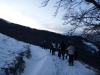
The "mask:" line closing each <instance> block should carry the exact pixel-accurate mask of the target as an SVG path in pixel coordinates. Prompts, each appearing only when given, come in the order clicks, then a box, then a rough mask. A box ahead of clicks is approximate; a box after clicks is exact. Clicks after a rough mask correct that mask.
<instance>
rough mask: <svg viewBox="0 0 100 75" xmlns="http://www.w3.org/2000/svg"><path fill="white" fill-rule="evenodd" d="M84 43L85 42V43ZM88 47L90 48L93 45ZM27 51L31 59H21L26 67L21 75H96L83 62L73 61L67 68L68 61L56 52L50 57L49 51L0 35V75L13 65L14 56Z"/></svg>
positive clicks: (93, 70)
mask: <svg viewBox="0 0 100 75" xmlns="http://www.w3.org/2000/svg"><path fill="white" fill-rule="evenodd" d="M85 43H87V42H86V41H85ZM90 45H91V46H92V45H93V44H90ZM91 46H90V47H91ZM27 49H30V51H31V55H32V57H31V58H30V59H28V58H26V56H24V57H23V59H24V61H25V65H26V67H25V69H24V72H23V73H22V74H21V75H96V74H97V73H96V72H95V69H93V68H92V67H91V66H89V65H87V64H85V63H83V62H80V61H78V60H76V61H74V66H69V65H68V59H66V60H62V59H59V58H58V56H57V54H58V52H55V55H52V54H51V53H50V50H49V49H47V50H45V49H42V48H41V47H39V46H35V45H32V44H28V43H24V42H22V41H18V40H15V39H13V38H10V37H8V36H5V35H3V34H1V33H0V75H5V73H4V71H1V68H2V67H6V68H8V67H9V66H13V65H12V64H11V63H13V60H16V59H15V58H16V56H17V57H18V53H20V52H24V51H26V50H27ZM24 55H26V54H24ZM8 64H9V65H8ZM86 67H89V68H91V69H89V68H86ZM17 73H18V71H17ZM18 75H19V74H18Z"/></svg>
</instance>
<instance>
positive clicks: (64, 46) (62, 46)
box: [60, 41, 66, 60]
mask: <svg viewBox="0 0 100 75" xmlns="http://www.w3.org/2000/svg"><path fill="white" fill-rule="evenodd" d="M60 47H61V54H62V59H63V60H64V55H65V49H66V45H65V43H64V41H62V43H61V45H60Z"/></svg>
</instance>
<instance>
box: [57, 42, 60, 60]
mask: <svg viewBox="0 0 100 75" xmlns="http://www.w3.org/2000/svg"><path fill="white" fill-rule="evenodd" d="M60 44H61V43H60V42H58V45H57V49H58V57H59V58H61V47H60Z"/></svg>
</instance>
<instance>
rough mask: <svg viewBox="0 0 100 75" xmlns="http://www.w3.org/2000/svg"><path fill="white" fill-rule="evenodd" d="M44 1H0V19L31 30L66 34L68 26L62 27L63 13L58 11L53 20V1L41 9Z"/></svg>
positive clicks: (61, 10)
mask: <svg viewBox="0 0 100 75" xmlns="http://www.w3.org/2000/svg"><path fill="white" fill-rule="evenodd" d="M43 1H44V0H0V18H3V19H5V20H8V21H10V22H13V23H17V24H21V25H25V26H28V27H31V28H36V29H41V30H48V31H52V32H56V33H66V31H67V30H68V29H70V26H68V25H63V20H62V16H63V15H64V13H65V11H64V10H63V9H60V11H59V13H58V14H57V16H56V17H55V18H54V16H53V15H54V12H55V10H56V8H54V4H55V2H56V1H55V0H51V1H50V2H49V4H48V5H47V6H46V7H42V5H41V3H42V2H43Z"/></svg>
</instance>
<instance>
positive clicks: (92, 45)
mask: <svg viewBox="0 0 100 75" xmlns="http://www.w3.org/2000/svg"><path fill="white" fill-rule="evenodd" d="M83 43H84V44H86V45H88V46H90V47H92V48H93V49H94V50H95V51H93V50H92V53H94V52H98V51H99V49H98V48H97V47H96V46H95V45H94V44H93V43H90V42H86V41H84V40H83Z"/></svg>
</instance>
